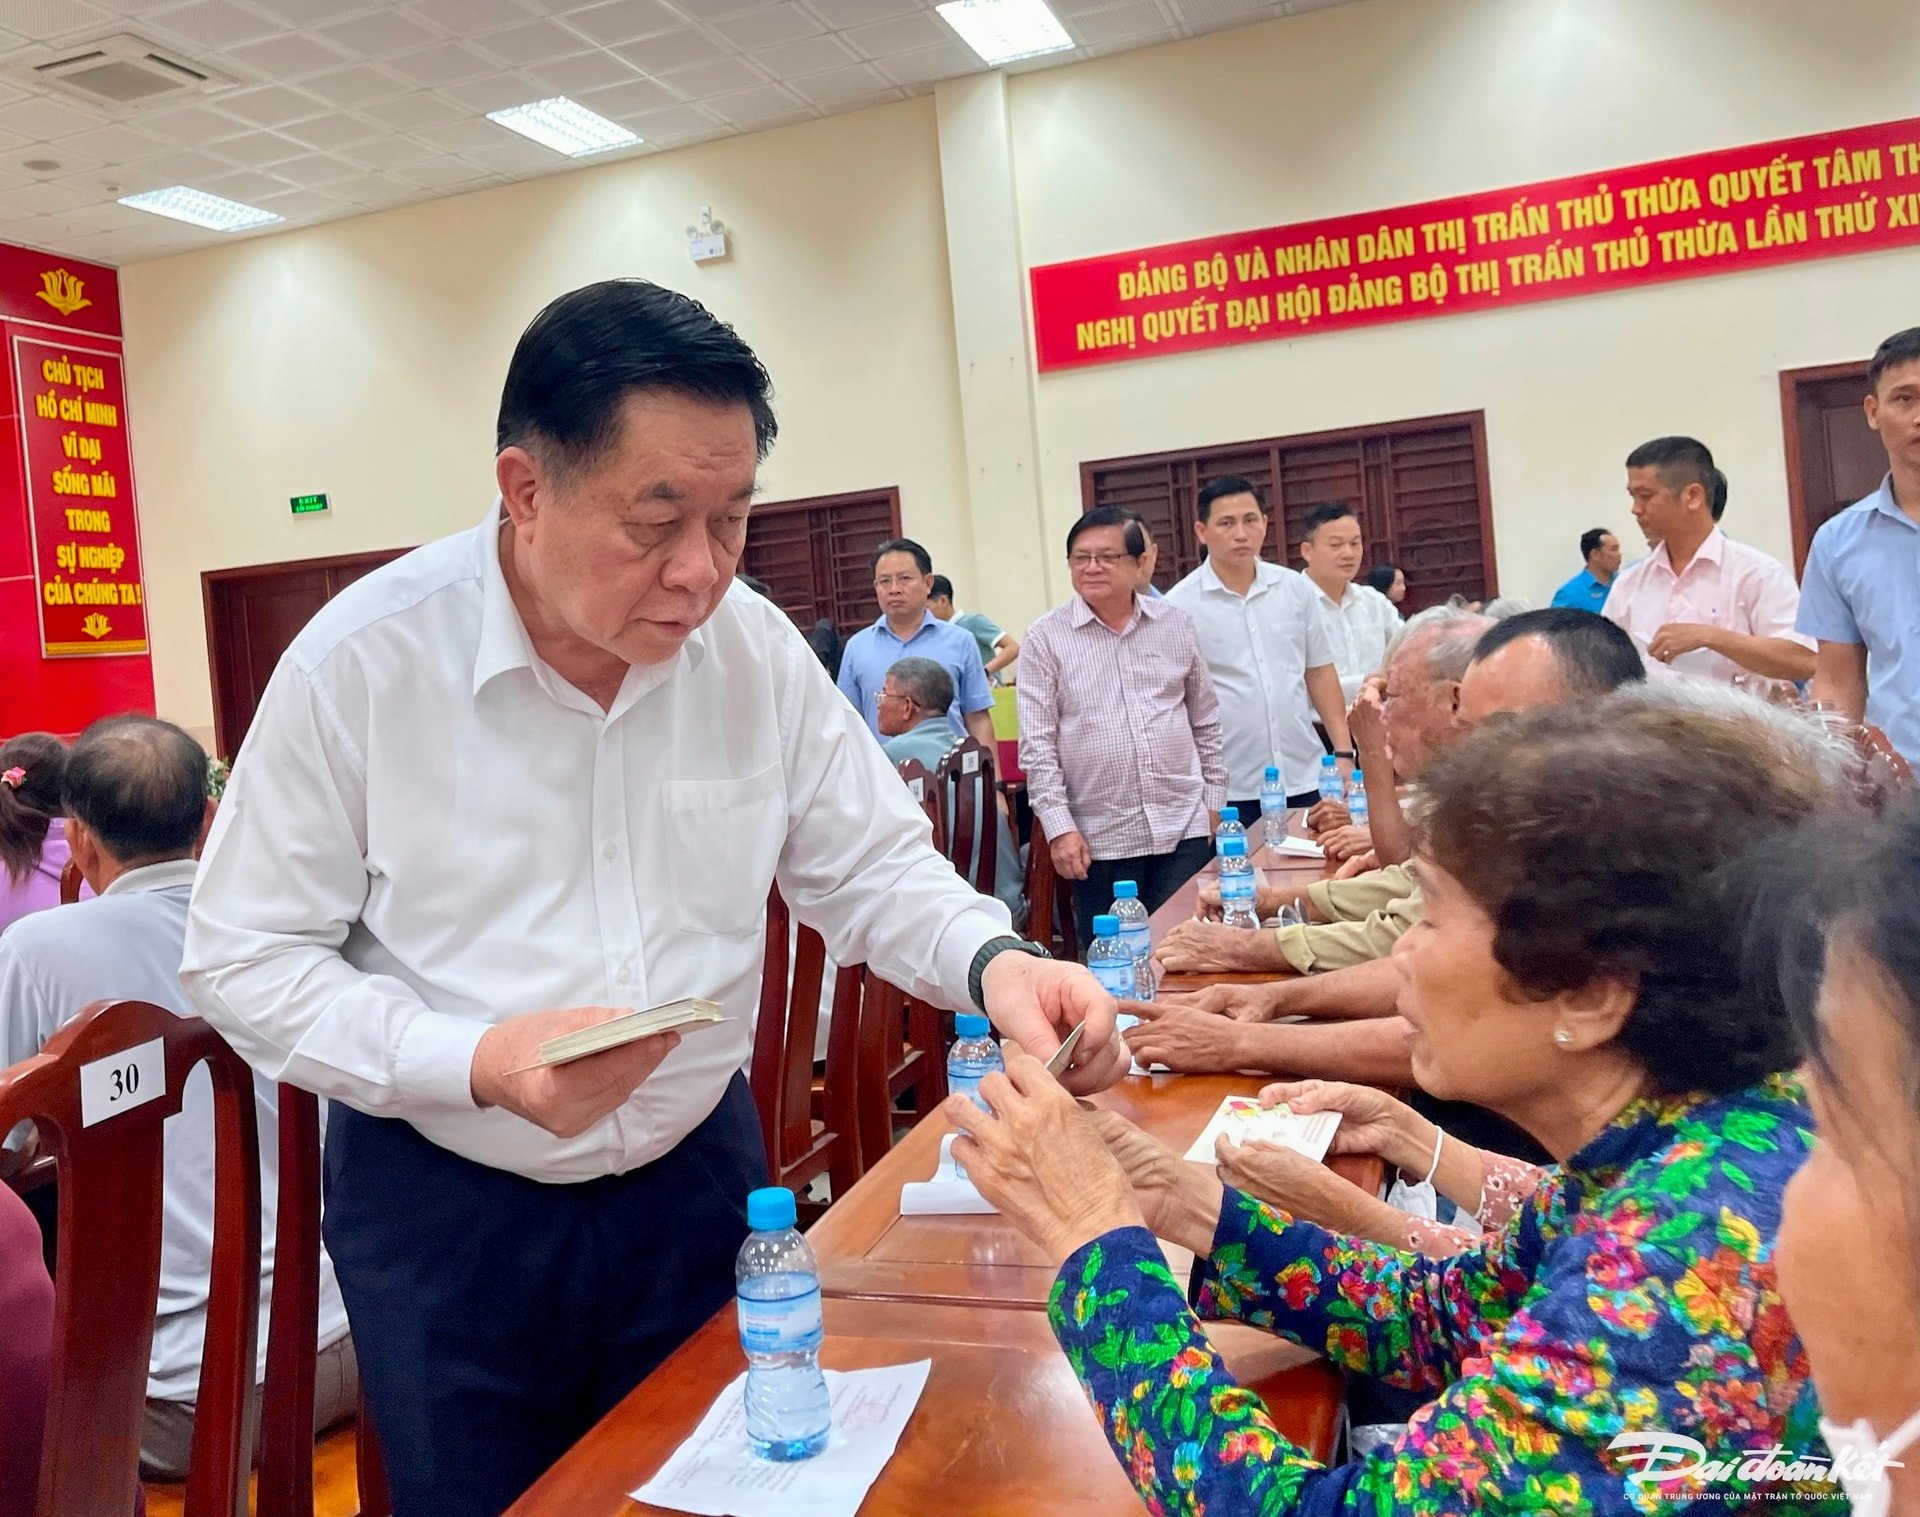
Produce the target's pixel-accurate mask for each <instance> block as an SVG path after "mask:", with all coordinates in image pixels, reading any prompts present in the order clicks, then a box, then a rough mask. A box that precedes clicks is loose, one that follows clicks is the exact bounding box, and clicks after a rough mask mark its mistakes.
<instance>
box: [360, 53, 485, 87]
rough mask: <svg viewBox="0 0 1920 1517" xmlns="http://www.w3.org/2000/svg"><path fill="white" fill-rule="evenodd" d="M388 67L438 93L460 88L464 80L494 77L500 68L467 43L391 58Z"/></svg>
mask: <svg viewBox="0 0 1920 1517" xmlns="http://www.w3.org/2000/svg"><path fill="white" fill-rule="evenodd" d="M387 67H388V68H390V69H392V70H393V71H394V72H395V73H396V74H401V75H404V76H405V77H406V78H408V79H411V80H412V81H413V82H414V83H415V84H423V85H425V86H426V87H427V88H428V89H434V88H437V87H438V86H440V85H442V84H458V83H459V82H460V81H461V80H463V79H478V78H479V77H480V76H481V75H482V74H494V73H498V72H499V70H500V65H499V64H497V63H495V62H494V61H493V60H492V59H491V58H483V57H482V56H481V55H480V54H478V53H476V52H475V51H474V50H473V49H472V48H470V47H468V46H467V45H466V44H465V43H464V42H442V43H439V44H437V45H436V46H434V47H429V48H422V49H421V50H420V51H419V52H417V53H407V54H405V55H404V56H402V57H399V58H389V59H388V60H387Z"/></svg>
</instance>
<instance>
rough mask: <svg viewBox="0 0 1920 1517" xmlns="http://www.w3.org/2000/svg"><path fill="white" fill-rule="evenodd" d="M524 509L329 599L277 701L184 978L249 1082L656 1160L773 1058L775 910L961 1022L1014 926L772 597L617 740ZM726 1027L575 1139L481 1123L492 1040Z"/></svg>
mask: <svg viewBox="0 0 1920 1517" xmlns="http://www.w3.org/2000/svg"><path fill="white" fill-rule="evenodd" d="M499 520H500V507H499V502H498V501H497V500H496V501H495V502H494V504H493V505H492V506H490V507H489V508H488V510H487V514H486V517H485V519H484V520H483V521H482V523H481V525H480V526H479V527H477V528H475V529H474V530H472V531H469V532H463V533H459V534H457V535H456V536H453V537H448V538H443V539H442V540H441V541H439V542H436V543H430V544H428V545H427V546H426V547H424V548H421V549H419V550H417V551H415V552H413V553H410V554H408V555H407V556H406V557H404V558H402V559H399V560H397V561H395V562H394V563H392V564H389V565H387V566H385V567H384V568H382V569H380V570H378V571H377V572H375V573H373V574H370V575H368V576H367V577H366V578H364V579H362V580H359V581H358V582H356V583H355V584H354V585H352V586H351V587H349V588H348V589H347V590H346V591H345V592H344V593H343V594H341V595H340V596H338V597H336V598H335V599H334V600H332V601H330V602H329V603H328V604H327V605H326V606H325V607H323V608H322V609H321V611H320V612H319V614H318V615H316V616H315V617H314V619H313V620H312V621H311V622H310V623H308V625H307V627H306V628H305V630H303V631H302V632H301V634H300V636H299V637H298V638H296V639H295V640H294V643H293V646H292V647H291V648H289V649H288V651H287V653H286V656H285V657H284V658H282V659H281V661H280V666H279V668H278V669H276V670H275V671H274V675H273V679H272V681H271V682H270V683H269V684H268V686H267V690H266V693H265V695H264V696H262V698H261V702H260V708H259V711H258V713H257V714H256V716H255V717H254V720H253V725H252V728H251V729H250V730H249V732H248V734H247V741H246V744H245V746H244V747H243V748H242V750H241V753H240V758H239V762H238V764H236V766H235V768H234V773H233V778H232V780H231V782H230V784H229V786H228V789H227V791H226V794H225V796H224V798H223V799H222V801H221V804H220V811H219V816H218V819H217V821H216V822H215V824H214V828H213V833H212V835H211V837H210V838H209V839H208V842H207V848H206V853H205V856H204V859H203V861H202V864H201V868H200V880H199V884H198V885H197V886H196V888H195V890H194V897H193V913H192V918H191V920H190V922H189V924H188V929H187V951H186V959H185V963H184V965H183V968H182V976H183V978H184V979H185V981H186V984H187V988H188V990H189V991H190V992H191V994H192V996H193V998H194V1000H195V1001H196V1002H197V1003H198V1004H199V1006H200V1007H201V1010H202V1012H203V1014H204V1015H205V1016H206V1018H207V1020H208V1021H210V1022H212V1023H213V1024H214V1025H215V1026H217V1027H218V1028H219V1029H220V1031H221V1032H222V1033H223V1034H224V1035H225V1036H226V1037H227V1038H228V1040H229V1041H230V1042H232V1043H233V1045H234V1046H235V1047H236V1048H238V1049H239V1050H240V1051H241V1053H242V1054H243V1055H244V1056H245V1057H246V1058H247V1060H248V1061H249V1062H250V1063H252V1064H253V1065H254V1066H255V1067H256V1068H258V1069H261V1070H263V1071H265V1072H267V1073H268V1074H270V1075H273V1076H276V1077H278V1078H283V1079H286V1080H288V1081H291V1082H293V1083H295V1084H298V1085H301V1086H303V1087H305V1088H306V1089H309V1090H314V1091H318V1092H319V1093H320V1094H322V1095H325V1096H329V1097H331V1098H333V1099H335V1100H339V1101H344V1102H346V1103H347V1104H348V1105H350V1106H354V1107H357V1108H359V1109H360V1110H362V1111H367V1112H371V1113H373V1114H374V1115H376V1116H383V1117H404V1118H405V1119H406V1120H407V1121H409V1122H410V1123H412V1124H413V1125H414V1126H415V1127H416V1128H418V1129H419V1130H420V1131H421V1132H422V1133H424V1134H425V1135H426V1136H427V1137H429V1138H431V1139H432V1140H433V1141H434V1142H436V1143H439V1144H441V1145H442V1146H443V1147H446V1148H449V1149H451V1150H453V1151H454V1152H455V1153H459V1154H463V1155H465V1156H466V1157H468V1158H470V1159H474V1160H477V1161H479V1162H480V1163H483V1164H491V1165H494V1166H495V1167H497V1168H500V1169H504V1170H510V1171H512V1172H514V1173H517V1174H523V1175H527V1176H530V1177H532V1178H534V1179H537V1180H545V1181H556V1182H557V1181H571V1180H584V1179H589V1178H592V1177H594V1176H597V1175H605V1174H617V1173H621V1172H624V1171H626V1170H629V1169H633V1168H636V1167H637V1166H639V1165H642V1164H645V1163H648V1162H649V1161H651V1160H653V1159H657V1158H659V1157H660V1156H661V1155H662V1154H664V1153H666V1152H667V1151H668V1150H669V1149H671V1148H673V1147H674V1146H675V1145H676V1144H677V1143H678V1142H679V1141H680V1140H681V1138H683V1137H685V1136H686V1134H687V1133H689V1132H690V1131H692V1130H693V1128H694V1127H696V1126H697V1125H698V1124H699V1123H700V1122H701V1121H702V1120H704V1119H705V1118H706V1117H707V1116H708V1114H709V1113H711V1112H712V1111H713V1109H714V1107H715V1106H716V1105H717V1104H718V1103H719V1100H720V1097H721V1095H722V1094H723V1093H724V1092H725V1090H726V1087H727V1082H728V1081H729V1080H730V1079H731V1078H732V1077H733V1075H734V1073H735V1072H736V1071H737V1070H739V1069H740V1068H742V1066H743V1065H745V1063H746V1062H747V1059H748V1055H749V1052H750V1050H751V1047H752V1034H753V1017H754V1012H755V1009H756V1003H757V1001H758V998H759V989H760V970H761V941H762V937H763V934H764V930H765V922H766V903H767V893H768V890H769V888H770V887H771V885H772V884H773V882H774V880H775V879H776V877H777V878H778V880H779V883H780V889H781V892H782V894H783V895H784V896H785V897H786V900H787V902H788V904H789V905H790V906H791V907H792V908H793V910H794V911H795V912H796V913H797V914H798V915H799V916H800V917H801V918H802V919H803V920H805V921H807V922H808V923H810V924H811V925H812V926H814V927H815V928H817V929H818V930H819V931H820V933H821V934H822V935H823V936H824V937H825V939H826V942H827V951H828V953H829V954H830V955H831V957H832V958H833V959H834V961H835V962H837V963H841V964H858V963H869V964H871V965H872V966H873V967H874V969H875V970H876V971H877V972H878V973H880V974H881V975H883V976H884V977H886V978H887V979H889V980H891V981H893V982H894V983H896V984H898V985H901V986H903V987H905V988H907V989H908V990H909V991H910V992H912V993H913V994H915V995H918V996H921V997H924V998H926V999H929V1000H932V1001H935V1002H936V1003H939V1004H943V1005H948V1006H960V1005H965V1004H967V972H968V970H969V968H970V967H971V965H972V962H973V957H974V955H975V954H976V953H977V952H978V951H979V949H980V948H981V946H982V945H983V944H985V943H986V942H987V941H988V939H990V938H994V937H998V936H1000V935H1001V934H1003V933H1006V932H1007V931H1008V930H1009V920H1008V916H1007V909H1006V907H1004V906H1002V905H1001V904H1000V903H999V902H997V901H995V900H992V899H991V898H988V897H983V896H980V895H978V894H976V893H975V892H974V891H973V890H972V889H970V888H969V887H968V886H967V885H966V884H965V883H964V882H963V881H961V880H960V879H959V877H958V876H956V875H955V874H954V872H953V868H952V866H951V865H950V864H948V863H947V861H946V860H945V859H943V858H942V857H941V856H940V855H939V854H938V853H936V852H935V851H934V849H933V844H932V840H931V836H930V833H929V829H928V825H927V819H926V816H925V814H924V813H923V812H922V811H921V810H920V808H919V807H918V806H917V805H915V804H914V802H913V798H912V797H911V796H910V795H908V793H907V787H906V786H904V785H902V784H901V783H900V777H899V775H898V774H896V773H895V772H894V770H893V767H892V765H890V764H888V763H887V761H886V757H885V756H884V755H883V754H882V753H881V751H880V745H879V744H878V743H876V742H874V740H873V738H872V737H871V735H870V734H869V733H868V732H867V729H866V726H865V724H864V723H863V722H862V721H861V718H860V715H859V713H858V712H856V711H855V710H854V709H853V708H852V707H851V706H850V705H849V704H848V703H847V701H846V699H845V697H843V696H842V695H841V694H840V692H839V691H838V690H836V689H835V688H834V687H833V685H832V683H831V682H829V680H828V679H827V676H826V673H825V671H824V670H823V669H822V668H821V666H820V661H819V660H818V659H817V658H815V657H814V655H813V651H812V649H810V648H809V647H808V646H807V644H806V643H805V642H804V641H803V640H802V639H801V636H800V634H799V633H798V632H797V631H796V630H795V629H794V627H793V624H792V623H791V622H790V621H789V620H788V619H787V617H786V616H785V615H784V614H783V613H782V612H781V611H780V609H779V608H778V607H776V606H775V605H774V604H773V603H772V602H771V601H768V600H765V599H763V598H762V597H761V596H758V595H755V594H753V593H752V592H751V591H749V590H747V589H745V588H744V587H743V586H740V585H738V584H736V585H734V586H733V587H732V588H731V589H730V590H729V591H728V592H727V596H726V599H725V600H724V601H722V603H721V605H720V607H719V609H718V610H716V611H715V612H714V614H713V617H712V618H711V619H710V620H709V621H708V622H707V624H706V625H705V626H703V627H701V628H700V629H698V630H697V631H696V632H695V633H694V634H693V635H692V636H691V637H690V638H688V640H687V641H686V643H685V644H684V645H683V646H682V648H681V650H680V652H679V653H678V654H676V655H675V657H674V658H673V659H672V660H670V661H669V662H667V663H664V664H658V665H648V666H640V665H636V666H635V667H633V668H631V669H629V670H628V672H627V676H626V680H625V682H624V683H623V684H622V685H621V687H620V690H619V693H618V695H617V696H616V697H615V698H614V701H613V704H612V706H611V708H610V709H608V710H606V711H602V710H601V708H600V707H599V706H598V705H596V704H595V703H594V702H593V701H592V700H591V699H589V698H588V697H587V696H586V695H584V694H582V693H581V692H580V691H579V690H577V689H575V688H574V687H573V686H572V685H570V684H568V683H567V682H566V681H565V680H563V679H562V678H561V677H560V676H559V675H558V674H556V673H555V672H554V671H553V669H552V668H550V667H549V666H548V665H547V664H546V663H545V662H544V661H542V660H541V659H540V658H539V657H538V656H537V655H536V654H535V653H534V651H533V648H532V645H531V643H530V642H529V640H528V638H527V633H526V629H525V627H524V626H523V625H522V623H521V620H520V617H519V614H518V613H517V612H516V611H515V609H514V605H513V601H512V598H511V596H510V595H509V593H508V591H507V585H506V581H505V579H504V578H503V577H502V575H501V571H500V557H499V537H500V534H499V529H498V522H499ZM693 995H699V996H707V997H710V998H712V999H713V1000H716V1001H719V1002H720V1003H721V1004H722V1005H723V1006H724V1007H725V1008H726V1011H727V1013H728V1020H727V1021H726V1022H725V1023H723V1024H720V1025H718V1026H714V1027H710V1028H703V1029H699V1030H696V1031H693V1032H690V1033H688V1034H687V1035H686V1037H685V1040H684V1041H683V1042H682V1044H681V1045H680V1047H679V1048H678V1049H677V1050H675V1052H674V1053H673V1054H672V1055H671V1056H670V1057H669V1058H668V1060H667V1061H666V1063H664V1064H663V1065H661V1067H660V1068H659V1069H658V1070H657V1071H656V1072H655V1073H654V1074H653V1076H652V1077H651V1078H649V1079H648V1080H646V1081H645V1082H644V1083H642V1084H641V1086H640V1087H639V1088H638V1089H637V1090H636V1091H635V1092H634V1094H633V1097H632V1099H630V1100H629V1101H628V1102H627V1103H626V1104H625V1105H624V1106H622V1107H620V1109H619V1110H617V1111H615V1112H613V1113H612V1114H611V1115H609V1116H608V1117H606V1118H605V1119H603V1120H602V1121H601V1122H599V1123H598V1124H596V1125H595V1126H594V1127H592V1128H591V1129H589V1130H588V1131H587V1132H585V1133H583V1134H581V1135H580V1136H578V1137H574V1138H556V1137H553V1136H551V1135H550V1134H548V1133H546V1132H544V1131H542V1130H540V1129H539V1128H536V1127H534V1126H533V1125H532V1124H531V1123H528V1122H526V1121H523V1120H522V1119H521V1118H519V1117H517V1116H514V1115H512V1114H511V1113H509V1112H506V1111H503V1110H499V1109H497V1108H494V1109H487V1110H481V1109H480V1108H479V1107H477V1106H476V1105H475V1104H474V1100H473V1094H472V1090H471V1088H470V1085H469V1075H470V1071H471V1067H472V1061H473V1051H474V1047H475V1045H476V1044H477V1043H478V1042H479V1041H480V1036H481V1034H482V1033H483V1032H485V1031H486V1029H487V1027H488V1026H489V1025H490V1024H492V1023H495V1022H499V1021H502V1020H504V1019H506V1018H508V1017H512V1016H517V1015H519V1014H521V1013H523V1012H530V1011H540V1010H547V1009H553V1008H559V1007H573V1006H596V1005H611V1006H636V1007H644V1006H653V1005H657V1004H659V1003H661V1002H663V1001H671V1000H673V999H675V998H677V997H680V996H693Z"/></svg>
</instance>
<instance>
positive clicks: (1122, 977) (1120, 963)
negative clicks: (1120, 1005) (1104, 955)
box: [1087, 958, 1135, 1000]
mask: <svg viewBox="0 0 1920 1517" xmlns="http://www.w3.org/2000/svg"><path fill="white" fill-rule="evenodd" d="M1087 968H1089V969H1090V970H1092V971H1093V977H1094V978H1095V979H1096V980H1098V981H1099V982H1100V988H1101V989H1102V990H1104V991H1106V993H1107V994H1108V995H1112V996H1122V997H1124V998H1126V999H1127V1000H1132V999H1133V989H1134V984H1135V979H1134V969H1133V960H1132V959H1130V958H1129V959H1100V960H1096V961H1095V962H1094V963H1091V964H1089V965H1087Z"/></svg>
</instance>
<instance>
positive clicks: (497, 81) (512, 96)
mask: <svg viewBox="0 0 1920 1517" xmlns="http://www.w3.org/2000/svg"><path fill="white" fill-rule="evenodd" d="M439 93H440V94H442V95H445V96H446V97H447V98H448V99H449V100H457V101H459V102H460V104H462V105H464V106H465V107H466V108H467V109H468V110H471V111H478V112H480V114H481V115H483V116H484V115H485V114H486V113H487V112H488V111H498V110H504V109H506V107H508V106H510V105H525V104H526V103H527V102H528V101H529V100H541V99H544V98H545V97H546V96H548V95H551V94H552V93H553V91H552V90H551V89H549V88H548V87H547V86H546V85H544V84H542V83H541V82H540V81H539V80H538V79H534V78H532V77H531V76H529V75H526V74H492V75H489V76H488V77H487V78H485V79H469V80H468V81H467V82H466V83H464V84H449V85H448V86H447V87H446V88H445V89H443V90H441V91H440V92H439Z"/></svg>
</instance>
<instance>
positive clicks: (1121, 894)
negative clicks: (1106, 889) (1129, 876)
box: [1113, 880, 1140, 901]
mask: <svg viewBox="0 0 1920 1517" xmlns="http://www.w3.org/2000/svg"><path fill="white" fill-rule="evenodd" d="M1113 898H1114V899H1115V900H1116V901H1137V900H1139V899H1140V882H1139V881H1138V880H1115V881H1114V882H1113Z"/></svg>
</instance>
